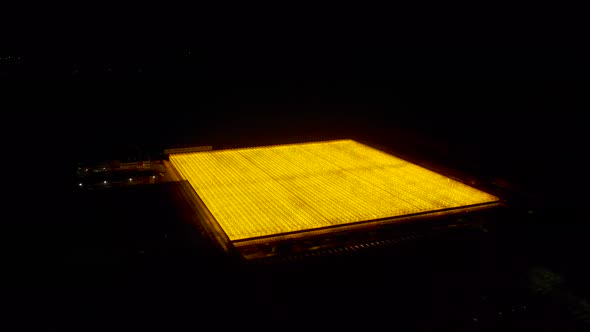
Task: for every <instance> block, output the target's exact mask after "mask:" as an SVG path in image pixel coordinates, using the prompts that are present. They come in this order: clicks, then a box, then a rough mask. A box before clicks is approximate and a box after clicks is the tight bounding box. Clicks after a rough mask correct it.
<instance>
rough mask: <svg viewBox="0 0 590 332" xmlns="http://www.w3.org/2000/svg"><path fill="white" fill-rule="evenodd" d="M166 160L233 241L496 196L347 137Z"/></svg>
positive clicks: (452, 206)
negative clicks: (186, 181)
mask: <svg viewBox="0 0 590 332" xmlns="http://www.w3.org/2000/svg"><path fill="white" fill-rule="evenodd" d="M170 161H171V163H172V164H173V165H174V167H175V168H176V169H177V170H178V172H179V173H180V174H181V176H182V177H183V178H184V179H186V180H188V181H189V183H190V184H191V186H192V187H193V188H194V190H195V191H196V193H197V194H198V195H199V197H200V198H201V199H202V201H203V202H204V204H205V205H206V206H207V208H208V209H209V211H210V212H211V214H212V215H213V216H214V217H215V219H216V220H217V222H218V223H219V225H220V226H221V227H222V228H223V230H224V231H225V232H226V233H227V235H228V237H229V239H230V240H232V241H233V240H241V239H247V238H251V237H258V236H267V235H276V234H280V233H286V232H293V231H301V230H309V229H315V228H320V227H326V226H334V225H344V224H348V223H353V222H359V221H367V220H373V219H381V218H388V217H398V216H403V215H407V214H412V213H421V212H430V211H436V210H441V209H448V208H457V207H462V206H468V205H474V204H481V203H491V202H495V201H498V198H497V197H495V196H492V195H490V194H487V193H485V192H482V191H480V190H478V189H475V188H472V187H470V186H467V185H465V184H463V183H461V182H458V181H455V180H453V179H450V178H448V177H445V176H443V175H440V174H438V173H435V172H433V171H430V170H427V169H425V168H423V167H420V166H417V165H415V164H413V163H410V162H408V161H406V160H403V159H400V158H397V157H395V156H392V155H389V154H387V153H384V152H382V151H379V150H376V149H373V148H371V147H368V146H366V145H363V144H361V143H358V142H355V141H352V140H338V141H326V142H315V143H303V144H289V145H277V146H269V147H255V148H245V149H233V150H220V151H206V152H195V153H181V154H173V155H170Z"/></svg>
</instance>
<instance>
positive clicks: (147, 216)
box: [0, 14, 590, 331]
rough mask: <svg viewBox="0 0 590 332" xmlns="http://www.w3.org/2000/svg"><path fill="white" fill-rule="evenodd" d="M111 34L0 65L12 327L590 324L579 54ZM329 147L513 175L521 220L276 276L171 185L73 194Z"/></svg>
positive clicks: (368, 41)
mask: <svg viewBox="0 0 590 332" xmlns="http://www.w3.org/2000/svg"><path fill="white" fill-rule="evenodd" d="M186 15H187V16H188V14H186ZM98 18H99V15H98V14H94V15H91V16H90V19H89V22H85V16H80V17H77V18H76V19H77V20H79V21H80V22H85V23H84V24H82V25H83V26H84V27H86V25H89V26H91V25H92V24H91V23H92V22H94V21H93V20H98ZM277 21H280V19H279V18H277ZM168 22H170V21H168ZM182 22H184V23H182ZM200 22H201V23H199V24H198V26H199V27H201V28H206V27H208V26H210V25H208V24H206V23H202V22H203V21H200ZM113 24H115V25H116V26H119V25H117V24H120V23H113ZM187 24H188V23H186V21H182V20H181V23H178V26H176V25H175V26H174V28H175V29H176V28H178V29H180V28H183V29H184V28H187ZM375 24H377V25H379V22H376V23H375ZM98 27H100V25H98V26H97V28H96V29H94V30H92V31H93V32H92V31H90V30H87V29H86V30H84V29H83V30H80V31H78V30H76V29H67V28H64V31H69V34H66V35H60V34H58V33H54V30H55V29H58V28H55V29H49V30H47V31H43V32H42V33H41V34H47V35H56V36H60V38H59V40H58V41H53V42H52V41H49V40H50V39H47V38H43V40H44V41H45V42H44V43H38V44H34V45H38V47H32V46H30V45H29V46H26V47H19V46H15V47H14V49H8V48H7V51H5V52H6V54H5V55H6V56H8V55H10V56H11V58H10V59H8V58H6V59H4V60H3V61H4V63H3V64H2V66H3V67H1V68H0V73H1V74H2V78H9V79H16V80H14V81H10V84H6V85H3V87H2V93H3V96H4V97H8V98H7V99H10V102H6V110H7V111H6V112H5V113H4V115H3V117H4V121H2V124H3V128H2V129H3V130H2V140H3V143H4V153H5V157H6V158H5V162H4V165H5V166H6V171H5V175H4V181H5V190H6V193H7V195H6V196H8V197H9V198H8V201H7V203H8V204H6V205H7V208H5V216H4V218H3V219H4V220H5V221H4V222H3V223H2V227H3V228H4V231H2V232H1V234H2V235H3V245H4V246H5V249H4V250H3V268H2V271H3V272H2V274H3V279H2V287H1V288H0V291H1V292H2V295H1V297H0V298H2V302H3V306H2V308H3V309H2V312H1V314H2V316H4V317H5V318H6V319H2V324H5V325H6V326H7V328H4V329H3V330H7V331H12V330H35V331H63V330H70V329H71V330H77V331H86V330H97V331H98V330H100V331H103V330H115V331H118V330H126V331H129V330H168V331H170V330H187V329H211V328H223V329H226V328H240V329H243V330H247V329H248V328H247V327H249V326H255V327H257V328H261V329H268V330H280V329H312V330H315V329H316V328H318V327H320V328H326V329H328V330H352V329H357V328H358V329H369V328H375V327H381V328H384V329H398V328H401V329H407V328H406V327H423V328H440V327H442V328H452V329H458V330H474V329H476V328H480V327H481V326H483V327H485V328H489V329H491V330H521V329H525V328H529V329H541V330H557V329H560V330H582V329H584V328H586V329H587V328H588V324H589V323H588V321H589V319H590V318H589V312H590V309H589V304H588V300H587V299H588V298H589V297H590V288H589V286H588V283H587V280H589V277H590V275H589V273H588V271H587V269H586V264H587V263H586V262H587V253H588V252H590V250H589V249H590V248H589V245H588V234H589V233H588V230H589V228H588V223H587V220H588V217H587V214H586V211H585V210H586V205H587V202H586V200H587V193H586V192H587V190H586V188H587V184H588V181H587V178H588V177H587V175H586V173H585V172H586V167H585V166H586V163H585V159H586V157H585V155H586V151H588V146H587V142H588V137H587V128H586V127H587V122H586V121H585V117H584V112H585V111H586V109H587V106H588V102H587V88H588V86H587V84H586V83H585V82H583V81H576V79H580V78H584V77H587V76H585V74H587V68H588V66H587V64H586V61H585V57H583V56H582V55H581V54H580V53H578V52H575V50H574V49H571V48H567V47H565V46H563V45H562V47H557V48H554V47H537V46H530V47H529V45H524V46H523V45H522V44H520V43H515V45H517V47H503V48H495V47H480V48H465V47H463V48H461V47H450V48H449V47H443V44H438V45H439V46H436V47H415V46H414V47H405V46H404V47H402V46H399V47H398V46H397V44H396V45H393V46H392V45H390V44H391V42H387V41H390V39H384V38H383V37H384V36H386V35H377V34H372V35H370V38H369V37H367V38H364V37H363V38H361V37H358V36H357V37H355V38H353V39H354V41H355V42H350V41H349V39H347V38H344V37H342V38H333V37H332V38H328V37H329V36H328V35H327V34H326V30H322V33H319V34H316V35H315V38H313V39H311V40H308V41H309V42H310V43H311V44H308V46H306V47H302V45H303V41H301V40H300V41H299V42H297V43H292V42H289V40H292V37H294V36H295V35H296V33H295V31H291V34H289V35H284V34H279V33H278V32H276V33H275V34H276V35H275V38H274V39H273V40H274V41H275V42H273V43H266V42H262V41H256V40H250V39H248V38H246V37H247V36H248V35H249V33H251V32H253V30H251V29H250V30H243V29H237V30H232V31H234V32H235V33H226V34H227V35H228V36H231V37H230V38H225V39H224V38H220V37H219V38H213V37H209V38H204V39H203V38H202V39H198V40H195V39H192V40H190V42H186V43H183V42H182V41H183V40H184V41H186V40H188V39H187V38H186V37H187V36H188V33H184V34H176V35H174V38H170V39H168V38H166V36H165V35H162V34H158V31H159V30H158V29H156V28H153V31H152V30H150V31H152V32H153V34H151V36H153V40H152V42H151V43H148V42H147V41H146V40H147V39H149V38H148V36H150V34H148V33H144V34H142V36H144V39H145V40H144V39H141V40H140V39H136V40H135V39H133V38H132V37H133V36H131V35H130V33H131V32H132V31H131V30H132V29H131V28H128V29H127V30H124V31H123V32H124V33H123V34H118V33H117V31H118V30H117V29H115V28H111V29H110V30H108V31H109V33H107V35H108V36H110V37H111V38H114V39H112V40H109V39H108V38H106V39H101V38H98V36H102V33H101V32H100V31H99V30H100V29H98ZM217 28H219V29H221V28H220V27H217ZM172 29H173V28H168V30H165V31H166V32H170V31H171V30H172ZM222 30H223V29H222ZM259 30H261V31H262V30H265V31H266V30H269V29H267V28H265V27H262V26H261V27H260V29H259ZM270 30H272V29H270ZM461 30H463V29H461ZM465 30H469V29H465ZM89 31H90V32H91V34H90V35H88V34H85V33H88V32H89ZM183 31H184V30H183ZM236 31H237V32H236ZM354 31H355V29H350V30H347V31H346V32H349V33H350V35H351V36H354V34H353V33H354ZM433 31H436V29H435V30H433ZM160 32H161V31H160ZM438 33H439V34H441V35H442V34H443V33H442V32H438ZM224 35H225V34H224ZM80 36H82V37H83V38H82V37H80ZM88 36H91V37H88ZM471 36H472V37H473V38H474V39H477V38H479V37H480V36H479V35H477V34H475V33H473V34H472V35H471ZM553 38H554V39H555V37H553ZM79 39H81V40H83V41H84V42H83V43H73V42H72V41H75V40H79ZM515 39H518V38H515ZM25 40H26V39H25ZM129 40H135V41H136V42H137V43H136V44H134V43H129V42H128V41H129ZM522 40H530V39H526V38H522ZM94 41H96V42H94ZM99 41H100V42H99ZM513 41H514V40H513ZM52 43H53V44H52ZM145 45H157V47H156V46H150V47H147V46H145ZM310 45H311V46H310ZM376 45H377V46H376ZM400 45H401V44H400ZM445 45H446V44H445ZM545 46H547V45H545ZM3 56H4V55H3ZM12 56H15V57H17V58H19V57H20V59H17V60H14V59H13V58H12ZM109 68H110V70H109ZM27 79H35V80H33V81H29V82H24V80H27ZM56 79H62V80H56ZM64 79H65V80H64ZM13 100H14V101H15V102H13ZM3 107H4V106H3ZM332 138H353V139H358V140H361V141H364V142H366V143H369V144H374V145H378V146H383V147H386V148H388V149H391V150H393V151H399V152H401V153H404V154H408V155H412V156H413V157H415V158H417V159H421V160H425V161H430V162H433V163H435V164H441V165H445V166H447V167H449V168H452V169H457V170H459V171H461V172H465V173H467V174H472V175H475V176H478V177H480V178H482V179H486V180H498V179H500V180H502V181H504V182H505V183H507V184H510V185H511V189H510V192H511V193H513V194H511V196H510V198H511V200H510V201H509V203H510V204H511V206H513V207H514V208H513V209H512V210H510V214H509V215H508V216H505V217H503V218H499V220H494V221H495V223H496V224H497V225H498V227H497V228H495V229H494V231H490V232H489V233H485V234H484V233H478V234H468V235H461V236H459V235H457V236H456V237H451V238H449V239H438V240H432V241H423V242H418V243H415V244H411V245H409V246H407V247H402V248H396V249H390V250H386V251H385V252H383V253H365V254H362V253H361V254H358V255H355V256H354V257H339V258H335V259H326V260H320V261H316V262H311V263H309V264H302V263H299V264H291V265H284V266H281V267H278V268H273V269H271V268H268V270H266V268H259V269H254V268H252V269H251V268H245V267H240V266H237V267H236V266H235V265H233V264H231V262H226V261H225V260H224V259H223V258H222V257H219V256H217V255H216V254H215V253H214V252H213V251H212V250H211V249H210V248H209V247H208V245H207V244H206V243H203V241H202V240H201V236H200V235H199V231H198V229H196V228H194V226H191V225H187V224H183V223H182V218H180V216H179V212H178V211H180V210H179V208H180V207H179V206H178V205H177V204H178V203H177V202H176V201H174V200H173V199H172V197H173V195H172V193H174V188H173V187H170V186H148V187H144V188H141V187H133V188H130V189H126V190H117V191H102V192H100V191H96V192H92V193H83V194H80V193H77V194H75V193H74V192H73V191H72V184H73V183H72V179H73V170H74V168H75V166H76V163H77V162H80V161H92V162H95V161H101V160H109V159H124V158H125V157H126V156H129V154H132V155H134V156H145V155H155V154H156V152H157V151H159V150H160V149H162V148H164V147H169V146H173V145H182V144H186V145H213V146H214V147H215V148H222V147H240V146H251V145H265V144H277V143H288V142H298V141H313V140H322V139H332ZM5 199H6V197H5ZM528 211H533V213H529V212H528ZM211 324H215V327H213V326H212V325H211Z"/></svg>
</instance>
